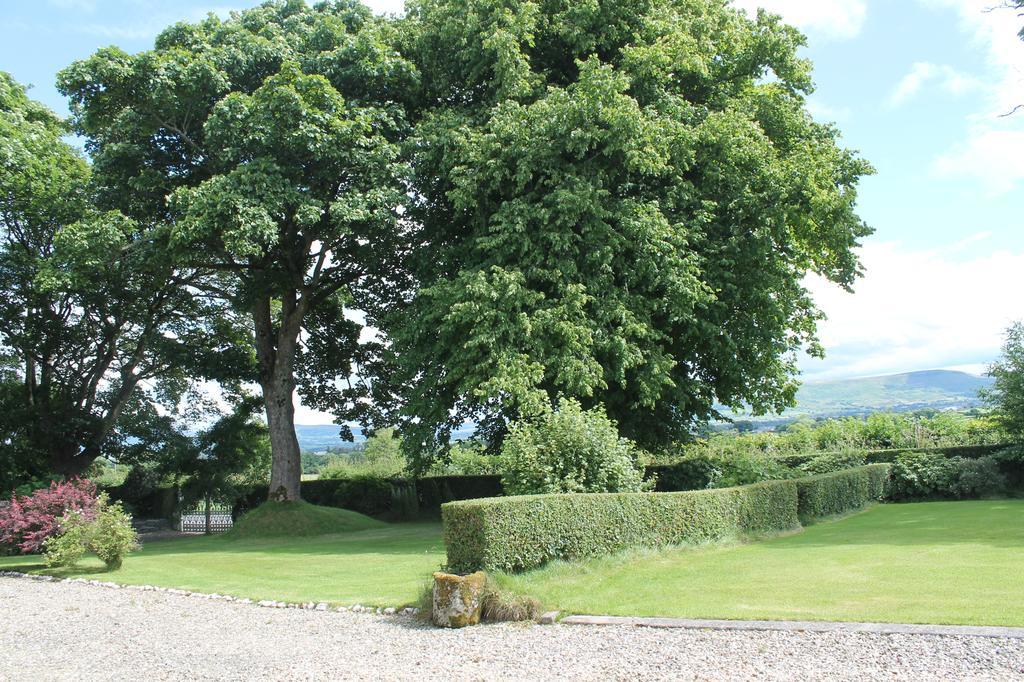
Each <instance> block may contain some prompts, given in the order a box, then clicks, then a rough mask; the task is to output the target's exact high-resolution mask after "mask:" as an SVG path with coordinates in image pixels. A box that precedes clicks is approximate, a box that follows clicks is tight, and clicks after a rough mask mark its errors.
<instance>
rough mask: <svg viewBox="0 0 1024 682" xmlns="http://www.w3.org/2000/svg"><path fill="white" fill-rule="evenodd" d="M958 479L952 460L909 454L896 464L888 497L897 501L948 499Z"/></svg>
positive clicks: (904, 454) (930, 455) (893, 466)
mask: <svg viewBox="0 0 1024 682" xmlns="http://www.w3.org/2000/svg"><path fill="white" fill-rule="evenodd" d="M955 475H956V464H955V462H953V460H952V458H949V457H946V456H945V455H941V454H938V453H933V452H906V453H903V454H901V455H899V456H898V457H896V460H895V461H894V462H893V465H892V481H891V483H890V489H889V496H890V497H891V498H892V499H894V500H913V499H928V498H935V497H945V496H947V495H948V494H949V490H950V487H951V485H952V482H953V479H954V476H955Z"/></svg>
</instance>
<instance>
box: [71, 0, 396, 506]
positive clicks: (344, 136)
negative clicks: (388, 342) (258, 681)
mask: <svg viewBox="0 0 1024 682" xmlns="http://www.w3.org/2000/svg"><path fill="white" fill-rule="evenodd" d="M393 38H394V36H393V28H392V25H391V24H390V23H389V22H387V21H385V20H383V19H379V18H376V17H374V16H373V15H372V13H371V12H370V11H369V10H368V9H367V8H365V7H364V6H362V5H360V4H359V3H358V2H356V1H355V0H351V1H348V0H339V1H336V2H323V3H319V4H317V5H316V6H315V7H312V8H310V7H308V6H307V5H306V4H305V3H303V2H301V0H288V1H275V2H267V3H265V4H263V5H261V6H260V7H257V8H254V9H251V10H247V11H243V12H238V13H234V14H232V16H231V18H230V19H227V20H221V19H218V18H217V17H215V16H212V15H211V16H210V17H208V18H207V19H206V20H204V21H201V22H199V23H195V24H189V23H181V24H177V25H174V26H172V27H170V28H168V29H166V30H165V31H164V32H163V33H161V34H160V35H159V36H158V38H157V39H156V44H155V47H154V49H152V50H150V51H147V52H143V53H140V54H136V55H128V54H125V53H124V52H122V51H121V50H118V49H116V48H109V49H103V50H100V51H99V52H97V53H96V54H95V55H93V56H92V57H90V58H89V59H86V60H84V61H81V62H78V63H76V64H74V65H72V66H71V67H69V68H68V69H66V70H65V71H64V72H63V73H62V74H61V76H60V84H61V88H62V90H63V91H64V92H65V93H66V94H67V95H69V96H70V98H71V101H72V110H73V113H74V122H75V125H76V130H77V131H78V132H80V133H81V134H82V135H84V136H85V137H86V138H87V140H88V149H89V151H90V153H91V154H92V158H93V160H94V163H95V171H94V172H95V174H96V176H97V177H98V178H100V179H101V182H102V183H103V186H104V187H106V188H107V189H108V190H109V191H108V192H107V193H106V194H105V195H104V197H103V199H104V200H105V202H106V204H107V205H109V206H110V207H111V208H117V209H118V210H120V211H122V212H123V213H124V214H125V215H127V216H129V217H131V218H133V219H136V220H139V221H146V222H152V223H162V224H165V225H167V226H168V228H169V231H170V238H171V246H172V248H173V249H174V252H175V253H176V254H177V257H178V259H179V260H180V262H182V263H187V264H188V266H189V267H193V268H196V269H198V270H200V271H206V272H211V273H218V274H219V277H218V281H217V283H216V284H215V285H211V286H209V287H207V288H206V289H205V291H206V292H207V293H209V294H210V295H212V296H216V297H219V298H220V300H222V301H225V302H226V303H228V304H230V306H231V307H232V309H234V310H238V311H244V312H245V313H246V314H247V315H248V316H249V317H250V319H251V347H252V348H253V349H254V350H255V354H256V357H257V360H258V363H259V373H258V381H259V384H260V386H261V387H262V391H263V398H264V406H265V411H266V416H267V422H268V427H269V432H270V441H271V446H272V450H273V462H272V467H271V483H270V488H271V495H272V496H273V497H274V498H276V499H287V500H291V499H298V497H299V482H300V478H301V463H300V457H299V446H298V441H297V439H296V436H295V429H294V407H293V399H294V394H295V390H296V387H297V386H298V388H299V391H300V393H302V395H303V396H304V398H305V400H306V402H307V403H308V404H311V405H313V406H316V407H320V408H324V409H330V410H332V411H334V412H335V413H336V414H338V416H339V419H344V418H351V417H354V416H357V415H358V414H360V413H363V412H365V411H366V410H368V409H370V407H369V406H370V405H372V403H373V401H372V400H370V398H371V397H372V396H371V393H372V390H373V388H372V385H371V384H368V383H365V382H359V381H357V382H355V383H352V382H351V380H350V377H352V376H353V375H355V376H357V377H358V376H361V375H363V374H365V367H366V365H367V364H368V363H371V362H373V358H374V354H375V348H376V347H377V345H375V344H374V343H371V342H366V339H363V340H362V341H363V342H361V340H360V335H361V332H362V330H363V324H362V323H363V320H364V319H367V320H369V321H370V322H371V323H372V322H373V320H374V319H375V318H374V316H375V314H376V311H378V309H379V308H380V307H381V306H383V305H384V304H385V302H386V301H387V300H388V299H389V298H390V297H392V296H394V295H396V294H397V293H398V292H400V291H401V290H402V289H403V288H404V287H405V285H403V284H402V283H401V282H399V281H397V280H396V278H395V275H396V274H397V273H399V272H400V269H399V268H398V267H397V265H398V262H397V259H398V258H399V256H400V254H401V243H402V241H401V232H402V230H401V224H400V222H399V219H398V218H399V214H398V211H397V207H398V206H399V205H400V203H401V200H402V197H403V196H404V192H405V189H406V185H405V184H404V179H405V176H406V170H405V166H404V164H403V163H402V162H401V159H400V156H399V148H398V146H397V144H396V143H397V141H398V140H399V139H400V138H401V135H402V133H403V131H404V129H405V122H404V113H403V112H404V110H403V107H402V106H401V105H400V103H399V102H397V101H396V99H397V98H396V96H395V95H394V94H393V93H406V92H411V91H412V86H413V85H414V82H415V71H414V69H413V68H412V67H411V66H410V64H409V63H408V62H407V61H406V60H404V59H403V58H402V57H401V56H400V55H399V54H398V52H397V51H396V50H395V49H394V48H393V47H391V44H392V42H393ZM349 310H358V311H361V314H353V313H350V312H348V311H349Z"/></svg>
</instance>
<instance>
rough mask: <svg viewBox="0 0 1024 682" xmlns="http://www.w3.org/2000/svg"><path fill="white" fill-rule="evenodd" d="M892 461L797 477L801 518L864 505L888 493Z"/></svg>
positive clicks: (809, 518) (818, 516)
mask: <svg viewBox="0 0 1024 682" xmlns="http://www.w3.org/2000/svg"><path fill="white" fill-rule="evenodd" d="M888 480H889V465H888V464H869V465H867V466H860V467H856V468H853V469H844V470H840V471H833V472H830V473H825V474H818V475H817V476H808V477H807V478H798V479H796V489H797V495H798V497H799V502H798V513H799V516H800V521H801V522H803V523H808V522H811V521H814V520H815V519H819V518H822V517H826V516H833V515H836V514H845V513H847V512H850V511H854V510H856V509H860V508H862V507H864V506H866V505H868V504H870V503H872V502H877V501H879V500H881V499H882V498H883V497H884V496H885V492H886V484H887V482H888Z"/></svg>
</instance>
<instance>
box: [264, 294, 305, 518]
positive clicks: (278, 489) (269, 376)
mask: <svg viewBox="0 0 1024 682" xmlns="http://www.w3.org/2000/svg"><path fill="white" fill-rule="evenodd" d="M285 303H286V305H283V308H284V311H283V312H282V315H283V318H284V321H283V323H282V325H281V328H280V329H278V330H276V331H277V333H276V334H275V329H274V324H273V321H272V318H271V312H270V299H269V298H266V299H263V300H262V301H260V302H259V303H257V304H256V306H255V307H254V308H253V326H254V331H255V333H256V357H257V359H258V360H259V363H260V385H261V387H262V388H263V405H264V408H265V409H266V412H267V428H268V429H269V431H270V452H271V465H270V494H269V496H268V499H270V500H277V501H282V502H283V501H293V500H300V499H302V496H301V492H300V490H299V484H300V483H301V482H302V459H301V457H300V455H299V439H298V438H297V437H296V436H295V405H294V403H292V396H293V394H294V393H295V352H296V347H297V343H298V338H299V329H300V323H301V320H302V310H296V307H295V305H294V300H286V301H285Z"/></svg>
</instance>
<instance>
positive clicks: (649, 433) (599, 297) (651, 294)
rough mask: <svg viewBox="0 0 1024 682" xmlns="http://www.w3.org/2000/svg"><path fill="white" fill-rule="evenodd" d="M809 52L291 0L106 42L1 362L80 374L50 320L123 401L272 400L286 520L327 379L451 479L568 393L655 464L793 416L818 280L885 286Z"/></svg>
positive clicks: (48, 163)
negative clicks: (476, 438)
mask: <svg viewBox="0 0 1024 682" xmlns="http://www.w3.org/2000/svg"><path fill="white" fill-rule="evenodd" d="M803 44H804V38H803V36H802V35H801V34H800V33H799V32H797V31H796V30H795V29H793V28H791V27H789V26H786V25H784V24H783V23H781V20H780V19H779V18H778V17H777V16H774V15H771V14H767V13H765V12H759V13H758V15H757V17H756V18H753V19H752V18H749V17H748V16H747V15H746V14H744V13H742V12H740V11H738V10H736V9H733V8H732V6H731V5H730V4H729V3H728V2H727V1H726V0H609V1H607V2H600V3H598V2H568V1H567V0H469V1H468V2H467V1H466V0H458V1H456V0H412V2H410V3H409V5H408V7H407V13H406V16H405V17H402V18H394V17H377V16H374V15H373V14H372V13H371V12H370V10H369V9H367V8H366V7H365V6H363V5H362V4H360V3H359V2H358V0H332V1H329V2H320V3H318V4H316V5H314V6H309V5H307V4H306V3H304V2H302V1H301V0H271V1H269V2H265V3H263V4H262V5H260V6H258V7H256V8H253V9H249V10H245V11H240V12H233V13H232V14H231V16H230V18H228V19H220V18H218V17H216V16H214V15H210V16H209V17H207V18H206V19H204V20H202V21H199V22H195V23H179V24H175V25H173V26H171V27H169V28H167V29H166V30H164V31H163V32H162V33H161V34H160V35H159V36H158V37H157V39H156V42H155V44H154V47H153V49H151V50H148V51H145V52H141V53H138V54H134V55H132V54H127V53H126V52H124V51H122V50H120V49H118V48H115V47H110V48H104V49H101V50H99V51H97V52H96V53H95V54H94V55H92V56H91V57H89V58H87V59H84V60H81V61H79V62H76V63H74V64H72V65H71V66H70V67H68V68H67V69H65V70H64V71H62V72H61V74H60V76H59V86H60V88H61V90H62V92H63V93H65V94H66V95H67V96H68V97H69V98H70V101H71V108H72V119H71V123H72V128H71V129H72V130H73V131H74V132H76V133H78V134H80V135H82V136H83V137H84V138H85V140H86V151H87V153H88V156H89V158H90V160H91V166H89V165H87V164H86V163H85V162H84V161H83V159H82V158H80V157H79V155H78V154H77V153H76V152H75V151H74V150H73V149H71V148H69V147H67V145H63V146H62V144H63V143H61V142H60V140H59V137H60V135H61V134H63V133H64V132H65V130H66V129H65V128H64V127H63V124H61V122H59V121H57V120H56V118H54V117H52V115H49V114H44V113H40V111H39V110H38V108H32V107H31V106H28V105H25V104H24V103H22V104H20V105H19V106H20V107H21V110H24V111H25V112H28V113H22V114H18V116H20V117H21V118H17V120H15V118H11V117H10V116H9V115H8V118H7V119H5V121H6V122H5V123H4V125H8V126H14V128H12V130H15V129H17V130H16V131H15V132H16V134H15V133H12V139H15V140H19V139H20V140H22V142H19V143H18V144H22V145H23V146H24V149H23V150H21V151H17V150H15V151H13V152H11V151H8V148H10V149H14V147H12V146H11V145H9V144H7V143H6V141H5V143H4V144H5V145H7V146H5V147H4V150H5V151H4V153H6V154H8V156H10V155H11V154H22V155H24V156H25V158H26V160H27V161H26V168H29V169H32V168H35V169H36V170H29V171H24V172H22V171H19V173H20V174H17V173H14V174H12V173H11V172H10V170H11V169H12V168H17V166H18V164H17V163H14V162H10V161H5V165H4V167H5V173H7V174H6V175H5V176H4V182H15V183H17V182H22V181H24V182H27V183H32V182H36V187H37V189H38V191H36V190H31V191H23V192H21V193H20V196H23V197H29V199H28V201H30V203H31V202H35V203H37V204H38V206H39V207H41V208H40V209H39V210H37V211H36V213H39V214H40V215H43V214H45V215H44V218H43V219H41V221H40V220H36V219H35V217H32V220H31V221H29V222H32V221H35V222H36V223H39V224H40V225H42V226H43V227H41V228H40V229H41V230H42V234H43V235H44V237H45V239H44V240H43V242H40V244H39V245H33V246H32V248H31V249H29V250H28V252H31V254H33V255H31V257H28V260H27V261H25V263H28V265H25V264H24V263H22V262H21V261H18V260H17V259H15V258H13V257H10V258H8V260H7V261H6V262H7V263H8V265H7V266H6V269H5V270H3V274H2V276H3V277H6V278H7V280H6V281H5V282H4V286H3V291H4V295H5V296H8V294H9V293H10V292H13V291H20V292H22V293H19V294H17V296H14V298H18V297H20V298H19V301H21V303H18V304H17V305H21V306H22V307H21V308H17V306H14V307H9V308H8V312H7V314H8V319H10V320H12V321H13V327H12V329H14V330H15V331H13V332H11V333H8V334H7V336H6V337H5V338H4V340H3V341H4V343H3V350H4V352H5V354H6V356H5V357H2V358H0V373H6V375H9V374H10V373H11V372H14V374H18V372H21V371H22V370H20V369H18V368H20V367H22V366H24V367H26V368H28V370H30V369H31V367H30V366H29V365H30V364H31V363H41V364H38V366H40V367H50V366H51V365H53V362H52V360H47V361H46V362H41V360H40V358H37V357H34V356H33V353H35V352H36V350H33V352H29V350H30V349H47V348H49V346H47V345H46V344H45V343H43V341H42V339H44V337H45V335H44V334H42V332H36V331H32V330H30V329H29V328H28V327H27V326H26V327H25V330H24V331H19V330H20V329H21V327H20V326H19V325H23V324H24V325H28V324H29V322H31V324H36V325H45V324H51V323H52V324H53V325H55V328H59V329H60V330H61V334H64V335H68V334H74V335H76V336H75V338H76V339H78V341H77V342H76V343H77V344H78V345H77V346H75V345H74V344H72V346H73V347H75V348H81V347H86V346H83V344H82V340H83V339H90V340H92V341H93V345H92V346H87V347H88V348H89V349H90V350H89V351H88V352H87V353H86V356H87V357H88V358H90V362H93V361H94V360H95V361H96V362H99V363H100V364H99V365H98V367H99V369H98V370H97V371H98V373H97V371H92V372H90V371H89V370H88V368H89V367H94V368H95V367H97V365H95V364H88V363H86V365H83V366H84V367H85V376H86V377H91V378H92V379H95V382H94V384H95V386H96V389H95V391H94V393H95V395H96V396H101V395H102V396H105V397H106V396H114V397H116V396H118V395H121V393H122V392H127V393H126V394H127V395H131V396H135V397H140V396H145V395H147V394H146V393H145V392H140V391H137V390H136V388H137V386H138V385H139V384H140V382H148V381H149V380H151V379H152V380H154V381H156V380H159V381H160V382H162V383H161V385H166V386H168V387H173V386H178V387H179V388H180V387H182V386H184V385H185V384H186V383H187V379H188V378H190V377H192V378H197V377H198V378H201V377H206V378H224V379H227V378H228V377H230V380H231V381H232V382H234V383H233V384H232V385H233V386H235V387H236V388H239V387H240V384H241V383H242V382H243V380H246V379H248V380H251V381H254V382H256V383H258V384H259V385H260V387H261V389H262V394H263V406H264V411H265V413H266V417H267V422H268V427H269V439H270V442H271V448H272V452H273V457H272V465H271V493H272V496H273V497H275V498H279V499H297V498H298V495H299V481H300V477H301V461H300V456H299V448H298V442H297V439H296V436H295V430H294V407H293V400H294V396H295V393H296V390H297V391H298V394H299V395H300V396H301V397H302V399H303V401H304V402H305V403H306V404H307V405H308V406H310V407H314V408H319V409H323V410H327V411H330V412H332V413H334V414H335V415H336V417H337V420H338V423H339V425H340V428H341V429H342V431H343V432H346V434H347V435H351V434H349V433H347V431H348V427H347V424H349V423H351V422H352V421H356V420H358V421H361V422H363V424H364V425H371V426H373V425H375V426H377V427H380V426H387V425H393V424H395V423H398V424H399V430H400V432H401V435H402V443H403V448H404V449H405V450H406V452H407V454H409V455H410V456H411V457H412V459H413V462H414V464H415V466H416V467H418V468H419V469H420V470H423V469H425V468H426V467H427V466H429V464H430V462H431V461H432V460H433V459H435V458H437V457H438V456H442V455H443V453H444V452H445V451H446V449H447V448H448V446H449V440H450V434H451V432H452V430H453V429H454V428H456V427H458V426H461V425H462V424H464V423H465V422H467V421H470V422H475V423H476V424H477V425H478V429H479V435H480V437H481V438H482V439H484V440H485V441H487V442H488V443H489V445H490V446H491V447H492V448H496V447H497V446H498V445H499V444H500V442H501V440H502V439H503V438H504V435H505V433H506V432H507V429H508V426H509V424H511V423H513V422H515V421H523V420H526V421H528V420H529V419H531V418H534V417H538V416H540V415H543V414H546V413H547V412H548V411H549V409H550V408H551V407H552V406H554V405H557V404H559V403H560V402H561V401H563V400H569V401H575V402H573V404H576V403H577V402H578V404H579V405H580V409H581V410H586V411H589V410H595V409H597V410H599V409H604V410H605V411H606V412H607V414H608V416H609V417H610V418H611V419H612V420H613V421H614V422H615V423H617V424H618V428H619V431H620V434H621V435H622V436H625V437H628V438H630V439H632V440H635V441H637V442H638V443H639V444H640V445H641V446H644V447H660V446H663V445H665V444H667V443H670V442H672V441H675V440H679V439H683V438H685V437H686V436H687V435H688V433H689V432H690V430H691V429H692V428H693V426H694V425H695V424H699V423H701V422H703V421H706V420H708V419H711V418H714V417H716V416H719V412H720V410H721V408H722V406H725V407H738V406H741V405H742V406H749V407H750V408H752V410H753V411H754V412H755V413H759V412H764V411H770V410H777V409H780V408H782V407H784V406H786V405H788V404H789V403H790V402H791V401H792V399H793V396H794V393H795V389H796V380H795V373H796V364H795V363H796V356H797V353H798V352H800V351H802V350H807V351H808V352H810V353H812V354H819V353H820V352H821V348H820V346H819V345H818V343H817V340H816V337H815V331H816V323H817V321H818V320H819V319H820V318H821V313H820V311H819V310H818V309H817V308H816V307H815V305H814V301H813V300H812V299H811V296H810V294H809V292H808V291H807V289H806V288H805V286H804V278H805V277H806V276H807V275H808V274H811V273H814V274H817V275H819V276H821V277H824V278H825V279H827V280H830V281H832V282H835V283H836V284H838V285H840V286H843V287H846V288H850V287H852V285H853V283H854V282H855V280H856V278H857V276H858V275H859V274H860V264H859V262H858V259H857V255H856V247H857V246H858V244H859V240H860V239H861V238H862V237H864V236H865V235H867V234H869V233H870V229H869V228H868V227H867V226H866V225H865V224H864V223H863V221H861V219H860V218H859V217H858V216H857V213H856V210H855V202H856V197H857V193H856V189H857V184H858V181H859V179H860V178H861V177H862V176H864V175H865V174H868V173H870V172H871V168H870V166H869V165H868V164H867V163H866V162H865V161H864V160H862V159H861V158H859V157H858V156H857V154H856V153H854V152H852V151H849V150H846V149H844V148H843V147H842V146H841V145H840V143H839V132H838V130H837V129H836V128H835V127H833V126H832V125H829V124H824V123H820V122H817V121H815V120H814V119H813V118H812V116H811V115H810V114H809V113H808V111H807V107H806V96H807V94H808V93H810V92H811V90H812V82H811V77H810V72H811V65H810V64H809V62H807V61H806V60H804V59H802V58H801V57H800V56H799V54H798V51H799V49H800V47H801V46H802V45H803ZM9 89H10V88H9V87H8V90H9ZM22 99H24V98H23V93H22ZM19 101H20V100H19ZM33 117H34V118H33ZM22 119H24V120H22ZM12 121H13V122H12ZM26 126H36V127H37V128H39V130H44V131H45V135H44V136H43V137H39V136H36V137H33V135H34V133H33V134H23V133H24V130H28V128H27V127H26ZM18 131H21V132H18ZM5 139H6V138H5ZM40 140H43V142H40ZM31 145H36V147H38V149H37V148H36V147H32V146H31ZM43 147H46V149H44V148H43ZM36 156H37V157H38V158H33V157H36ZM10 158H14V157H10ZM33 164H36V165H33ZM40 164H41V165H40ZM33 173H34V174H35V175H36V176H38V178H43V179H39V180H38V181H37V180H33V177H35V176H34V175H33ZM47 174H49V175H50V176H52V177H50V178H48V179H47ZM10 178H15V180H10ZM18 178H20V179H18ZM4 210H6V211H7V212H8V215H13V214H12V213H11V211H23V212H25V211H27V212H28V213H26V214H25V215H29V214H30V213H31V212H32V211H33V210H36V209H33V208H32V206H28V205H27V207H14V208H10V207H7V208H6V209H4ZM32 216H35V214H32ZM5 220H6V221H7V222H6V225H7V226H8V227H7V228H6V229H7V230H8V231H7V234H8V235H13V234H14V232H12V231H11V229H10V227H9V226H10V225H13V224H15V223H14V222H12V221H11V219H10V218H5ZM33 224H35V223H33ZM46 235H49V236H46ZM46 240H50V241H52V243H53V244H54V245H56V246H54V248H53V253H50V251H49V250H48V249H50V246H49V244H50V242H49V241H46ZM15 241H16V240H15ZM8 243H9V244H14V243H15V242H14V241H11V240H10V239H8ZM57 247H59V248H57ZM10 253H14V251H12V250H11V249H8V251H5V254H10ZM19 258H21V256H19ZM9 282H10V283H9ZM18 287H20V289H19V288H18ZM26 292H27V293H26ZM31 296H38V297H40V298H39V301H41V303H39V302H36V301H35V299H31ZM30 299H31V302H29V303H25V301H30ZM37 309H39V310H45V311H49V312H46V313H45V314H42V315H38V314H34V313H33V314H26V313H25V312H24V311H29V310H31V311H35V310H37ZM68 311H71V312H68ZM92 311H95V313H93V312H92ZM37 320H38V322H37ZM112 320H114V321H116V324H114V323H112V322H111V321H112ZM243 321H244V324H245V326H246V328H245V329H241V328H240V327H239V324H240V323H242V322H243ZM111 329H113V330H114V332H112V331H111ZM115 332H116V334H115V336H114V337H112V336H110V334H111V333H115ZM112 339H113V340H112ZM8 350H13V351H14V352H13V353H11V352H8ZM107 351H110V352H111V353H113V357H112V358H106V354H107ZM47 352H48V351H47ZM19 353H20V355H19ZM218 353H219V355H218ZM30 356H32V357H30ZM86 356H83V357H86ZM78 357H79V356H75V358H78ZM218 360H220V362H219V361H218ZM72 362H73V363H76V362H77V363H79V364H81V360H80V359H75V360H73V361H72ZM26 363H28V364H26ZM247 363H249V364H247ZM76 367H78V365H76ZM28 370H26V371H24V372H22V373H23V374H25V376H33V372H32V371H28ZM80 374H81V373H80ZM96 377H102V378H99V379H96ZM26 388H29V389H31V388H32V382H31V380H30V381H28V382H27V385H26ZM87 393H88V391H87ZM179 393H180V391H179ZM49 394H53V393H49ZM54 395H55V394H54ZM168 395H170V394H168ZM97 400H98V399H97ZM94 402H95V401H94ZM104 404H107V405H115V404H118V405H119V406H118V407H116V408H111V409H113V412H109V411H108V412H109V414H113V415H114V417H115V419H114V421H116V417H117V415H119V414H123V413H125V411H126V410H135V408H134V407H129V406H128V403H124V402H122V403H104ZM89 409H90V410H91V409H92V407H90V408H89ZM147 410H148V412H147ZM135 411H136V412H138V413H140V414H141V413H146V414H149V415H150V417H152V416H153V408H152V405H151V404H150V405H149V406H148V407H147V404H146V403H145V401H143V404H142V406H141V407H140V408H139V409H138V410H135ZM85 412H89V410H85ZM90 414H93V413H90ZM95 414H99V418H100V421H98V422H95V421H94V422H90V423H95V424H100V426H93V427H90V428H92V429H93V431H95V432H96V433H101V434H106V435H105V436H104V437H107V436H109V435H110V434H111V433H113V432H118V433H120V432H119V431H117V429H116V428H114V427H113V426H111V425H112V424H113V422H111V421H110V420H106V417H103V414H107V413H95ZM90 419H93V417H90ZM104 420H106V421H104ZM151 421H153V420H152V419H151ZM67 423H68V424H72V423H74V422H73V421H68V422H67ZM153 423H154V424H155V423H156V421H153ZM111 429H113V431H112V430H111ZM125 433H127V432H125ZM77 442H84V441H83V439H82V438H81V437H78V438H77Z"/></svg>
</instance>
